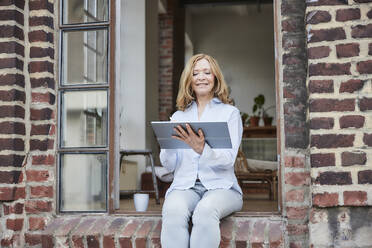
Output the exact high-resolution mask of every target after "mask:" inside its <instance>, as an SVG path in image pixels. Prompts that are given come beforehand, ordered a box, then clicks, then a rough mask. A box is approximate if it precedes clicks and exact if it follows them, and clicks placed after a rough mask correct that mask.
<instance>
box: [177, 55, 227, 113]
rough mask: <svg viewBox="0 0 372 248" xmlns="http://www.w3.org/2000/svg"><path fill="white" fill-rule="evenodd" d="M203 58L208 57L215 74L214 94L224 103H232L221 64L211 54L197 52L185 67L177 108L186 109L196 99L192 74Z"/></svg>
mask: <svg viewBox="0 0 372 248" xmlns="http://www.w3.org/2000/svg"><path fill="white" fill-rule="evenodd" d="M201 59H206V60H207V61H208V62H209V64H210V66H211V71H212V74H213V75H214V87H213V91H214V96H215V97H217V98H218V99H220V100H221V102H223V103H227V104H231V103H232V101H231V100H230V98H229V90H228V88H227V84H226V82H225V79H224V77H223V75H222V72H221V69H220V66H219V65H218V63H217V61H216V60H215V59H214V58H213V57H212V56H209V55H206V54H196V55H194V56H192V57H191V58H190V59H189V61H188V62H187V64H186V66H185V68H184V69H183V72H182V75H181V78H180V83H179V89H178V96H177V102H176V103H177V104H176V106H177V108H178V110H182V111H184V110H185V109H186V108H187V107H188V106H189V104H190V103H191V102H192V101H193V100H195V94H194V92H193V90H192V86H191V80H192V74H193V70H194V67H195V64H196V62H198V61H199V60H201Z"/></svg>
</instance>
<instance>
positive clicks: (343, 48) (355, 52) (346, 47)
mask: <svg viewBox="0 0 372 248" xmlns="http://www.w3.org/2000/svg"><path fill="white" fill-rule="evenodd" d="M359 51H360V50H359V44H358V43H350V44H339V45H336V54H337V58H349V57H354V56H359Z"/></svg>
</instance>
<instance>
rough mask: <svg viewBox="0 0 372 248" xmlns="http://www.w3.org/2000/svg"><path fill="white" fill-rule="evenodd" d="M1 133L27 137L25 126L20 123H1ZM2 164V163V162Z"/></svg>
mask: <svg viewBox="0 0 372 248" xmlns="http://www.w3.org/2000/svg"><path fill="white" fill-rule="evenodd" d="M0 133H2V134H20V135H25V133H26V129H25V124H24V123H20V122H9V121H4V122H0ZM0 163H1V162H0Z"/></svg>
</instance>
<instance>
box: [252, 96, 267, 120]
mask: <svg viewBox="0 0 372 248" xmlns="http://www.w3.org/2000/svg"><path fill="white" fill-rule="evenodd" d="M264 104H265V96H264V95H262V94H259V95H258V96H256V97H255V98H254V105H253V108H252V112H253V115H252V116H251V118H250V119H249V122H250V125H251V126H253V127H257V126H258V123H259V121H260V117H261V115H262V106H263V105H264ZM256 112H257V113H256Z"/></svg>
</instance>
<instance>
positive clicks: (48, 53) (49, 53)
mask: <svg viewBox="0 0 372 248" xmlns="http://www.w3.org/2000/svg"><path fill="white" fill-rule="evenodd" d="M43 57H50V58H51V59H54V49H53V48H50V47H47V48H42V47H31V48H30V58H43Z"/></svg>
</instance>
